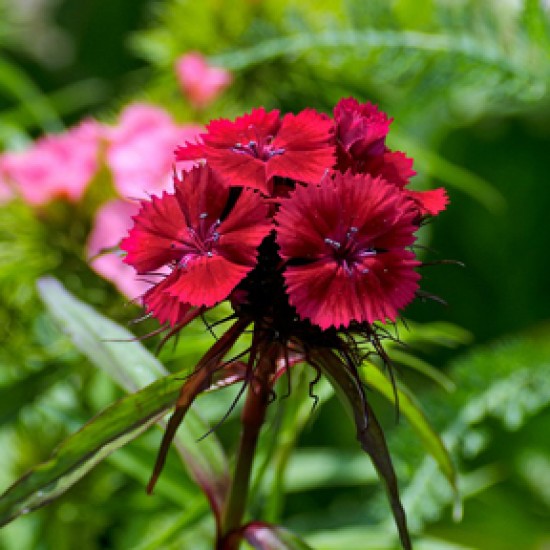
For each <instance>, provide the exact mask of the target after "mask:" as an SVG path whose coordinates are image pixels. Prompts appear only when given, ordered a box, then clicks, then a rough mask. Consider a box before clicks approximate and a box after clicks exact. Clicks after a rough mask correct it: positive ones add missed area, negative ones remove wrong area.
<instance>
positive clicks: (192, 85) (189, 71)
mask: <svg viewBox="0 0 550 550" xmlns="http://www.w3.org/2000/svg"><path fill="white" fill-rule="evenodd" d="M176 75H177V77H178V81H179V83H180V86H181V89H182V91H183V93H184V94H185V95H186V96H187V98H188V99H189V101H190V102H191V104H192V105H193V106H195V107H198V108H201V107H205V106H206V105H208V104H209V103H211V102H212V101H214V99H216V97H217V96H218V95H220V94H221V93H222V91H223V90H224V89H225V88H227V87H228V86H229V85H230V84H231V82H232V80H233V77H232V75H231V73H230V72H228V71H226V70H225V69H222V68H220V67H211V66H210V65H208V63H207V62H206V59H205V57H204V56H203V55H202V54H200V53H199V52H189V53H186V54H185V55H182V56H181V57H180V58H179V59H178V60H177V61H176Z"/></svg>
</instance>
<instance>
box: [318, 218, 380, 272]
mask: <svg viewBox="0 0 550 550" xmlns="http://www.w3.org/2000/svg"><path fill="white" fill-rule="evenodd" d="M357 231H358V229H357V227H350V228H349V229H348V230H347V231H346V232H345V233H344V234H343V235H342V237H340V238H337V239H331V238H328V237H327V238H326V239H325V244H327V245H328V246H329V247H330V253H331V255H332V257H333V258H334V260H335V261H336V263H337V264H338V265H339V266H340V267H342V268H343V269H344V271H345V272H346V273H347V274H348V275H352V274H353V272H354V270H357V271H359V272H360V273H368V272H369V267H368V264H369V263H370V262H369V259H370V258H374V257H375V256H376V255H377V254H379V253H381V252H385V250H383V249H381V248H375V247H373V246H367V245H366V243H359V242H357V240H356V239H355V234H356V233H357Z"/></svg>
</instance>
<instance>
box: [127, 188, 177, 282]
mask: <svg viewBox="0 0 550 550" xmlns="http://www.w3.org/2000/svg"><path fill="white" fill-rule="evenodd" d="M133 220H134V227H133V228H132V229H131V230H130V232H129V234H128V237H126V238H125V239H123V240H122V242H121V243H120V248H121V249H122V250H125V251H126V252H127V253H128V254H127V255H126V257H125V258H124V262H125V263H127V264H129V265H131V266H133V267H134V268H135V269H136V271H137V272H138V273H148V272H150V271H154V270H155V269H158V268H159V267H161V266H163V265H166V264H169V263H170V262H172V261H174V260H176V259H177V258H178V254H177V252H176V251H174V250H172V249H171V244H172V243H173V242H174V240H175V239H177V237H178V234H179V232H180V230H181V228H182V227H185V225H186V224H185V219H184V217H183V215H182V212H181V209H180V208H179V205H178V201H177V200H176V197H175V196H174V195H170V194H168V193H163V194H162V196H161V197H152V198H151V200H150V201H149V202H142V203H141V209H140V211H139V212H138V214H137V215H136V216H134V217H133Z"/></svg>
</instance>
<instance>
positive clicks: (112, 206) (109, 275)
mask: <svg viewBox="0 0 550 550" xmlns="http://www.w3.org/2000/svg"><path fill="white" fill-rule="evenodd" d="M138 211H139V205H137V204H133V203H131V202H127V201H123V200H120V199H116V200H113V201H110V202H108V203H106V204H104V205H103V206H102V207H101V208H100V209H99V210H98V211H97V213H96V216H95V221H94V228H93V229H92V232H91V233H90V236H89V238H88V244H87V249H88V257H89V258H92V261H91V263H90V265H91V267H92V268H93V269H94V270H95V271H96V272H97V273H98V274H99V275H101V276H102V277H104V278H105V279H107V280H108V281H111V282H112V283H113V284H114V285H115V286H116V287H117V288H118V290H120V292H122V294H124V295H125V296H127V297H128V298H130V299H134V298H136V297H138V296H141V295H142V294H143V293H144V292H145V291H146V290H147V289H148V288H149V287H150V286H151V283H147V282H145V281H143V280H140V279H138V278H137V277H136V273H135V271H134V270H133V269H132V268H131V267H130V266H129V265H126V264H125V263H124V260H123V258H122V256H121V255H120V254H114V253H108V254H103V255H101V256H97V255H98V254H100V253H101V252H102V251H103V250H108V249H112V248H114V247H117V246H118V243H119V242H120V241H121V239H122V238H123V237H124V236H125V235H126V233H127V231H128V230H129V229H130V228H131V227H132V223H133V222H132V216H134V215H135V214H137V213H138ZM96 256H97V257H96Z"/></svg>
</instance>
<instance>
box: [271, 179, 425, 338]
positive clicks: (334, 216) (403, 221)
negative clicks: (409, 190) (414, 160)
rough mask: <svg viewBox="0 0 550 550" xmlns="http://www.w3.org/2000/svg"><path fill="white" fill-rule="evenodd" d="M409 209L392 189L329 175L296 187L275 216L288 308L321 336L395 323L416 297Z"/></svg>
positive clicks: (378, 181) (378, 183)
mask: <svg viewBox="0 0 550 550" xmlns="http://www.w3.org/2000/svg"><path fill="white" fill-rule="evenodd" d="M415 218H416V209H415V206H414V204H413V203H412V201H411V200H409V199H408V198H407V197H406V196H404V195H403V193H401V192H400V191H399V190H398V189H397V188H396V187H395V186H393V185H391V184H389V183H387V182H386V181H384V180H382V179H380V178H377V179H374V178H372V177H371V176H369V175H353V174H351V173H350V172H348V173H346V174H340V173H335V174H334V178H333V179H330V178H326V179H325V180H324V181H323V182H322V183H321V184H320V185H316V186H309V187H298V188H297V189H296V190H295V191H294V193H293V194H292V195H291V197H290V198H288V199H285V200H283V202H282V206H281V209H280V211H279V213H278V214H277V216H276V222H277V224H278V230H277V243H278V245H279V247H280V254H281V256H282V257H283V259H284V260H286V262H287V267H286V270H285V272H284V277H285V281H286V285H287V289H288V296H289V301H290V303H291V304H292V305H293V306H294V307H295V308H296V311H297V313H298V315H300V317H301V318H303V319H304V318H305V319H309V320H310V321H311V322H312V323H314V324H316V325H318V326H319V327H321V328H322V329H327V328H329V327H331V326H332V327H336V328H339V327H347V326H349V324H350V323H351V322H352V321H357V322H359V323H362V322H367V323H370V324H372V323H374V322H375V321H382V322H385V321H386V320H388V319H389V320H391V321H394V320H395V319H396V317H397V313H398V310H399V309H401V308H402V307H404V306H405V305H407V304H408V303H409V302H410V301H411V300H412V299H413V298H414V295H415V292H416V290H417V288H418V279H419V278H420V276H419V275H418V273H417V272H416V271H415V269H414V268H415V267H417V266H418V265H419V262H418V261H417V260H416V259H415V256H414V254H413V252H411V251H410V250H408V249H407V247H408V246H410V245H412V244H413V242H414V241H415V235H414V232H415V231H416V229H417V226H416V225H415V224H414V221H415Z"/></svg>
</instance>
